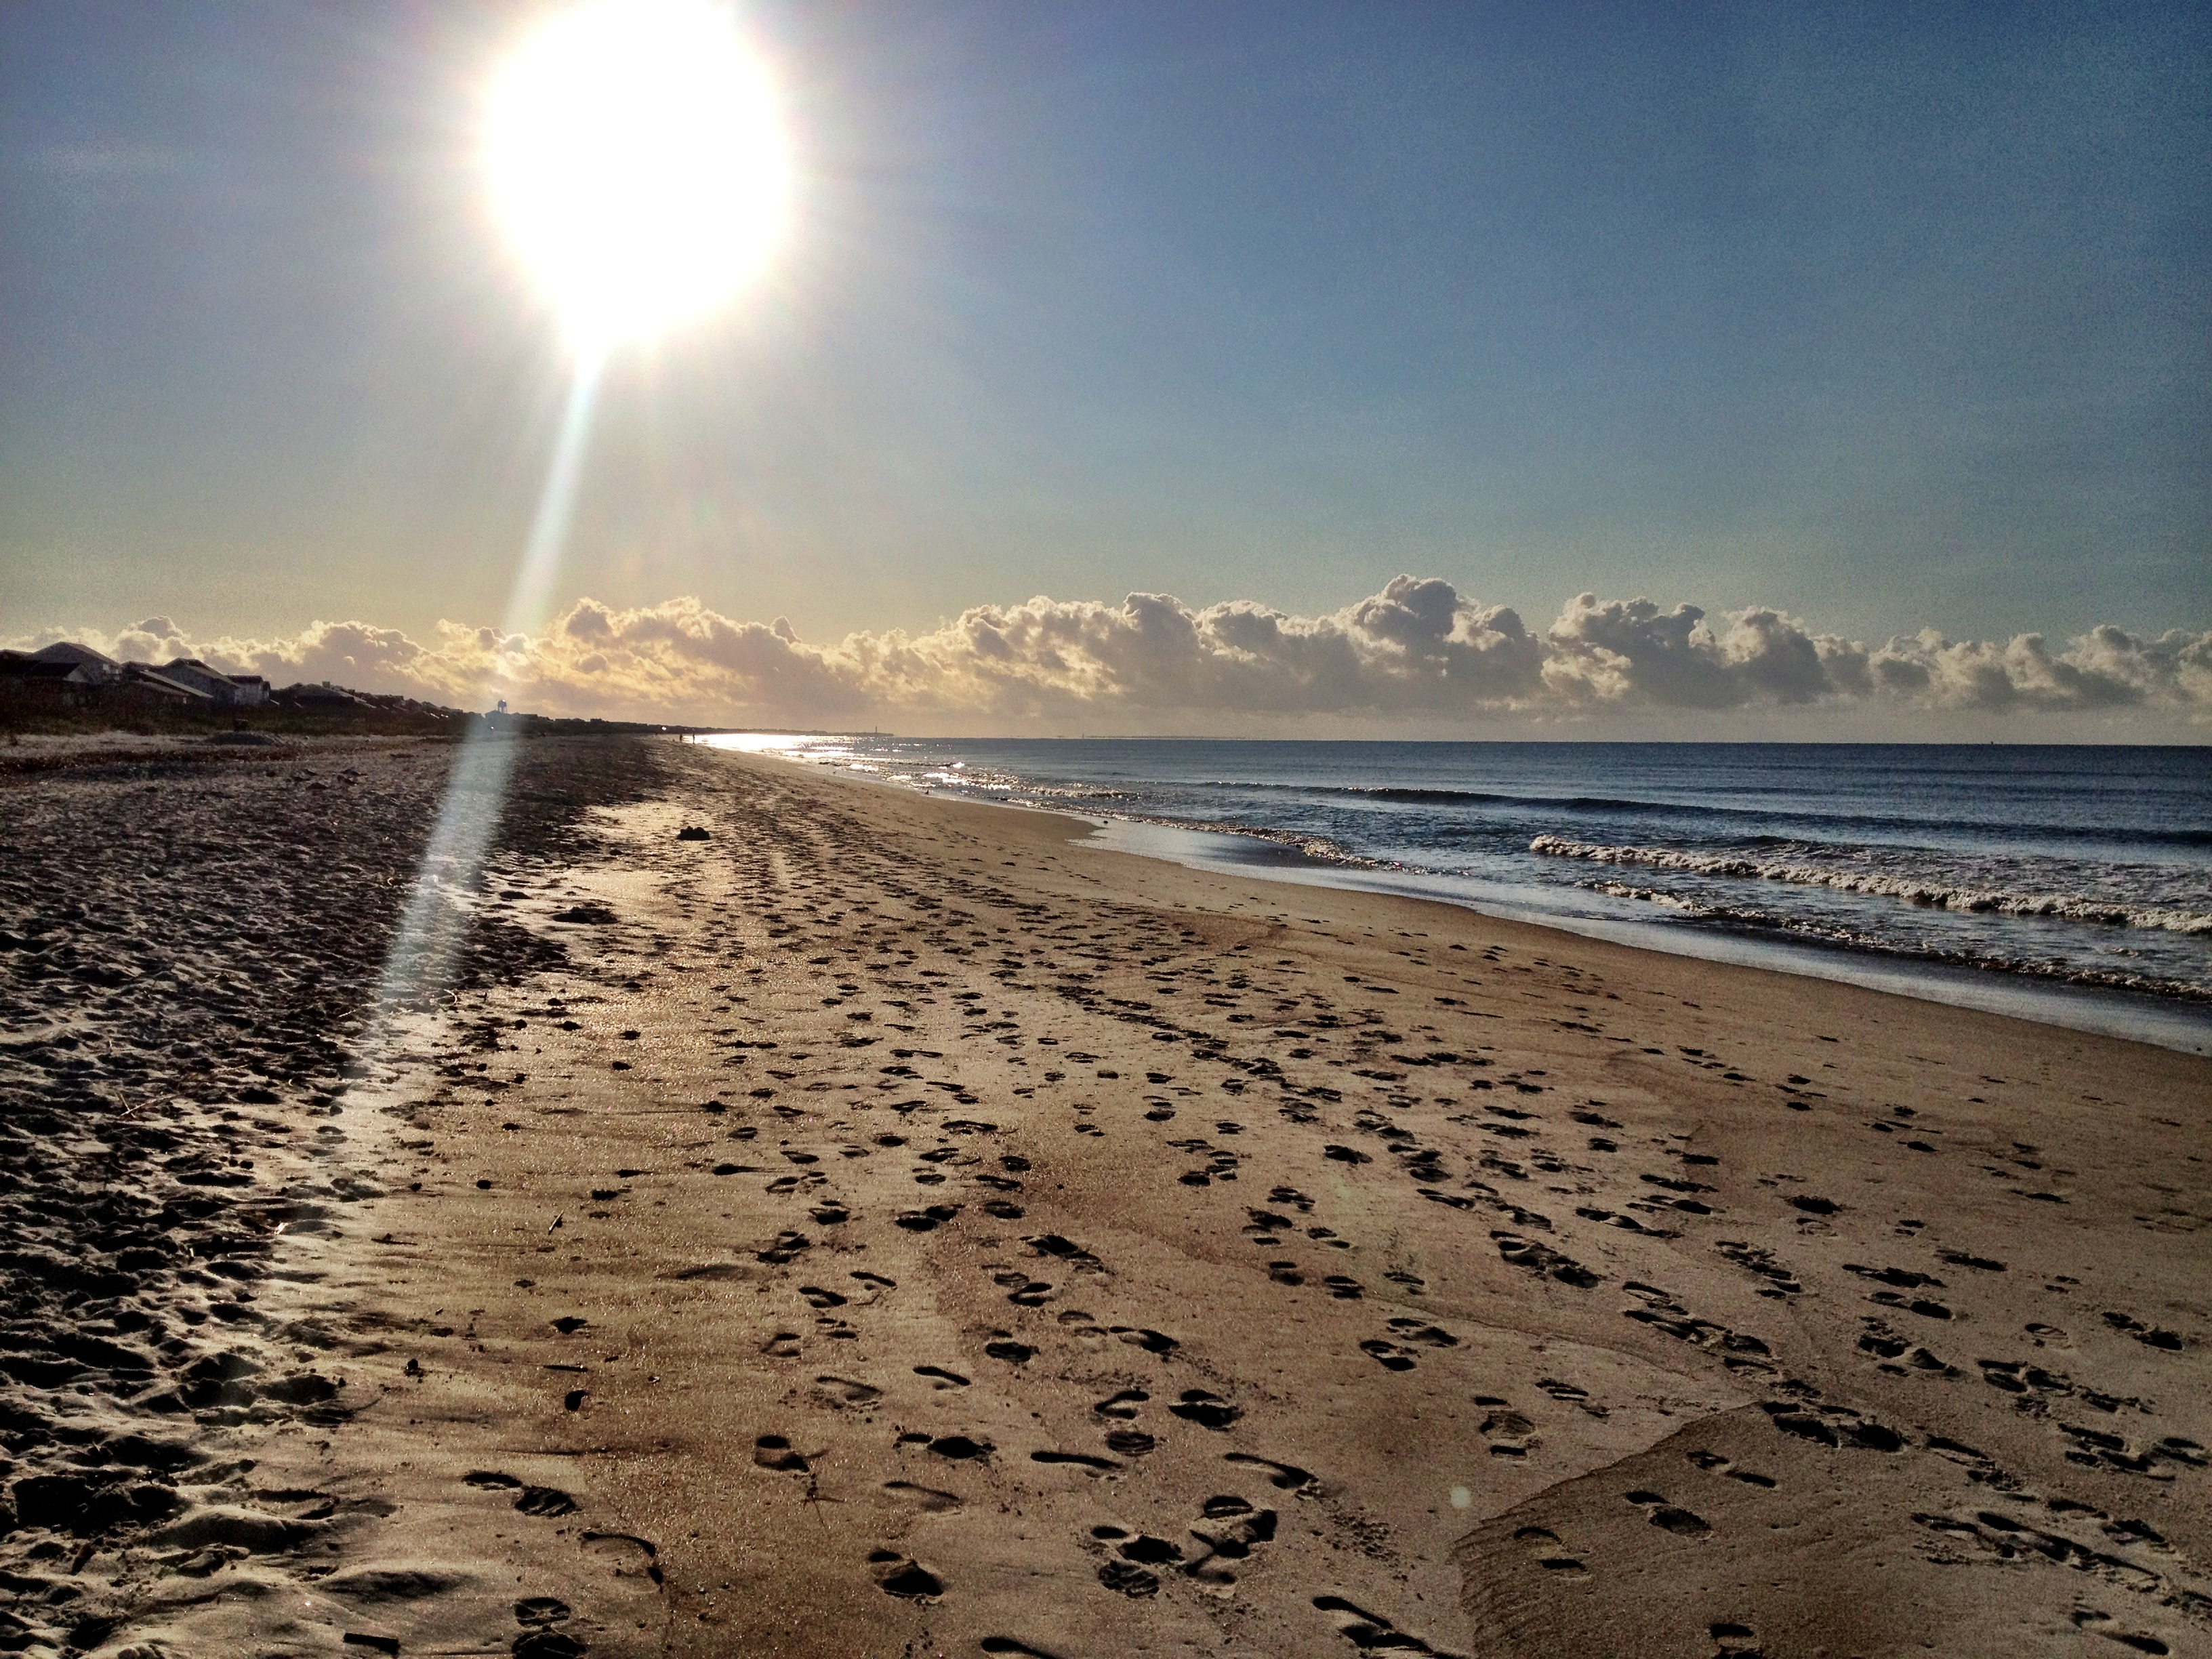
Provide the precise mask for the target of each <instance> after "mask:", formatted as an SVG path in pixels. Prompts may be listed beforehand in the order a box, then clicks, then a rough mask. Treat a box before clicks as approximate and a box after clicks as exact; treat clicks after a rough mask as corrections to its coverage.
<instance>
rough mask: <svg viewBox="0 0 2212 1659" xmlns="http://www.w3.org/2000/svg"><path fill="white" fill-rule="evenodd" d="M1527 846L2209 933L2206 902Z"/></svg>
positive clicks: (1991, 911)
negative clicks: (2189, 905) (2188, 905)
mask: <svg viewBox="0 0 2212 1659" xmlns="http://www.w3.org/2000/svg"><path fill="white" fill-rule="evenodd" d="M1528 850H1529V851H1530V852H1532V853H1541V854H1545V855H1547V857H1551V858H1561V859H1582V860H1586V861H1587V862H1589V863H1591V864H1611V865H1619V866H1638V867H1641V868H1644V869H1651V870H1682V871H1687V872H1691V873H1693V874H1697V875H1705V876H1733V877H1737V878H1742V879H1747V880H1756V881H1780V882H1790V883H1792V884H1796V885H1797V886H1801V887H1826V888H1831V889H1833V890H1836V891H1838V892H1844V893H1865V894H1870V895H1875V896H1881V897H1887V898H1893V899H1899V900H1901V901H1903V902H1905V903H1907V904H1918V905H1925V906H1928V907H1929V908H1934V909H1941V910H1970V911H1976V912H1979V913H1982V914H1984V915H2007V916H2046V917H2056V918H2058V919H2061V920H2063V921H2091V922H2102V923H2105V924H2106V925H2108V926H2111V927H2153V928H2158V929H2160V930H2162V931H2164V932H2166V933H2212V915H2208V914H2206V913H2205V912H2203V911H2201V910H2177V909H2166V908H2157V907H2152V906H2139V905H2129V904H2116V903H2113V902H2112V901H2110V900H2108V899H2096V898H2087V897H2084V896H2080V895H2078V894H2067V893H2021V892H2014V891H2010V890H2006V889H2003V888H1980V887H1960V886H1954V885H1952V884H1948V883H1946V882H1941V881H1930V880H1925V879H1921V878H1914V877H1910V876H1894V875H1883V874H1881V873H1878V872H1872V871H1860V870H1837V869H1831V868H1828V867H1826V866H1822V865H1818V864H1784V863H1770V862H1766V861H1764V860H1759V859H1751V858H1745V857H1743V856H1742V855H1741V854H1734V853H1681V852H1674V851H1670V850H1668V849H1667V848H1657V847H1607V846H1605V845H1602V844H1601V843H1599V842H1586V841H1570V840H1568V839H1566V838H1565V836H1537V837H1536V838H1535V840H1534V841H1532V842H1529V843H1528Z"/></svg>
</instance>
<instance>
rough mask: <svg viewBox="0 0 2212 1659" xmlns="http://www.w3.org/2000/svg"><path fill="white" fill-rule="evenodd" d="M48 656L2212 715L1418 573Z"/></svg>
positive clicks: (712, 710) (671, 698)
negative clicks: (802, 624)
mask: <svg viewBox="0 0 2212 1659" xmlns="http://www.w3.org/2000/svg"><path fill="white" fill-rule="evenodd" d="M60 637H70V638H75V639H79V640H82V641H84V642H85V643H87V644H91V645H95V646H98V647H100V648H102V649H104V650H106V651H108V652H110V653H112V654H114V655H117V656H119V657H125V658H128V659H136V660H140V661H166V660H167V659H169V658H171V657H174V656H180V655H183V656H199V657H202V658H204V659H206V660H207V661H209V662H210V663H213V664H215V665H217V666H220V667H225V668H229V669H232V670H234V671H241V672H252V673H258V674H263V675H266V676H267V677H268V678H270V680H272V681H275V682H276V683H277V684H288V683H290V682H292V681H296V680H325V679H327V680H331V681H334V682H336V683H337V684H343V685H350V686H355V687H357V688H359V689H362V690H376V691H398V692H404V693H406V694H408V695H410V696H420V697H424V698H427V699H430V700H433V701H438V702H453V703H459V704H463V705H471V706H473V705H480V704H481V703H483V702H485V701H487V700H488V699H489V698H490V697H493V696H505V697H507V698H508V699H509V700H510V701H512V702H516V703H517V704H518V705H519V706H527V707H531V708H543V709H545V710H547V711H549V712H561V713H574V714H605V715H611V716H628V717H632V718H641V719H659V720H680V721H686V722H696V723H702V724H704V723H757V724H762V725H781V726H825V725H827V726H834V725H837V724H841V723H845V722H854V721H859V720H864V719H865V720H871V721H882V722H884V723H887V724H888V723H892V722H894V721H897V720H908V721H910V722H919V723H921V724H925V725H928V726H932V727H933V728H935V729H943V730H951V729H966V730H971V731H980V730H987V729H994V728H999V729H1003V728H1006V727H1009V726H1015V727H1018V726H1026V725H1028V724H1030V723H1031V722H1036V721H1067V720H1078V719H1080V720H1083V721H1085V722H1087V723H1089V724H1091V725H1092V726H1097V725H1101V724H1106V723H1109V721H1115V720H1118V721H1123V722H1126V723H1127V724H1129V725H1132V726H1149V727H1151V728H1152V729H1160V728H1162V727H1163V726H1173V727H1176V728H1178V729H1184V730H1192V729H1223V730H1237V729H1252V728H1253V727H1255V726H1265V727H1267V729H1289V728H1295V727H1296V726H1298V725H1299V724H1300V723H1301V722H1305V723H1307V724H1327V723H1328V722H1331V721H1334V722H1339V723H1341V722H1345V721H1352V722H1356V723H1359V724H1362V725H1364V726H1367V727H1369V728H1370V729H1385V728H1389V727H1395V726H1405V727H1409V728H1417V729H1421V730H1424V731H1427V730H1433V729H1435V728H1437V726H1440V725H1443V724H1445V723H1448V722H1450V721H1454V720H1467V719H1469V718H1474V717H1519V718H1521V719H1522V720H1544V721H1547V722H1549V721H1579V720H1586V719H1589V718H1591V717H1595V716H1601V715H1603V714H1607V713H1608V712H1613V711H1623V712H1625V711H1630V710H1659V711H1686V712H1687V713H1689V714H1696V713H1697V712H1699V711H1708V712H1710V711H1720V710H1729V709H1736V710H1742V709H1752V708H1769V709H1788V708H1832V709H1859V710H1886V711H1892V712H1897V713H1905V712H1909V711H1915V710H1924V711H1936V712H1945V711H1948V712H1953V713H1959V712H1967V713H1974V714H2032V713H2037V712H2044V713H2050V712H2060V713H2073V714H2104V715H2107V716H2113V715H2117V716H2132V717H2136V718H2142V717H2144V716H2147V715H2149V716H2157V717H2160V718H2162V719H2164V720H2169V721H2171V720H2181V721H2185V722H2187V723H2191V724H2203V723H2206V722H2207V721H2208V720H2212V633H2203V634H2190V633H2185V632H2183V631H2180V630H2174V631H2172V632H2168V633H2166V634H2163V635H2159V636H2157V637H2155V638H2150V637H2145V636H2139V635H2132V634H2129V633H2127V632H2125V631H2124V630H2123V629H2118V628H2113V627H2109V626H2104V627H2098V628H2094V629H2091V630H2089V632H2087V634H2084V635H2081V636H2080V637H2079V638H2077V639H2075V640H2072V641H2069V642H2068V644H2067V645H2066V647H2064V648H2063V649H2062V650H2053V649H2052V648H2051V646H2050V644H2049V643H2048V641H2045V638H2044V637H2043V636H2042V635H2037V634H2023V635H2019V636H2017V637H2015V638H2014V639H2011V640H2009V641H1973V640H1969V641H1950V640H1947V639H1945V638H1944V637H1942V635H1939V634H1937V633H1936V632H1934V631H1932V630H1929V631H1923V632H1921V633H1918V634H1916V635H1910V636H1905V637H1899V638H1895V639H1892V640H1890V641H1888V642H1887V644H1884V645H1881V646H1880V647H1868V646H1866V645H1863V644H1861V643H1858V642H1857V641H1850V640H1847V639H1844V638H1841V637H1839V636H1838V635H1833V634H1824V633H1816V632H1814V631H1813V630H1812V629H1810V628H1809V627H1808V625H1807V624H1806V623H1803V622H1801V621H1800V620H1798V619H1797V618H1796V617H1790V616H1788V615H1786V614H1784V613H1783V612H1780V611H1775V610H1772V609H1770V608H1768V607H1765V606H1761V605H1753V606H1749V607H1747V608H1746V609H1743V610H1741V611H1728V612H1723V613H1721V614H1720V615H1718V616H1717V617H1714V616H1711V615H1709V614H1708V613H1707V612H1706V611H1703V610H1700V609H1699V607H1697V606H1695V605H1678V606H1677V607H1676V608H1675V609H1674V610H1673V611H1662V609H1661V608H1660V607H1659V606H1658V605H1655V604H1653V603H1652V602H1651V601H1650V600H1649V599H1626V600H1620V599H1613V600H1601V599H1598V598H1597V597H1596V596H1595V595H1594V594H1590V593H1583V594H1579V595H1577V596H1576V597H1575V598H1574V599H1571V600H1570V601H1569V602H1568V603H1567V605H1565V608H1564V609H1563V610H1562V611H1560V613H1559V617H1558V619H1557V620H1556V621H1554V622H1553V623H1552V625H1551V626H1550V627H1549V628H1548V629H1545V630H1543V631H1542V632H1541V633H1534V632H1531V631H1530V630H1529V629H1528V627H1527V626H1526V625H1525V624H1524V623H1522V619H1521V618H1520V617H1519V616H1517V615H1516V613H1515V612H1513V611H1510V610H1508V609H1506V608H1504V607H1503V606H1485V605H1480V604H1478V603H1477V602H1476V601H1474V600H1473V599H1469V598H1468V597H1467V596H1465V595H1463V594H1462V593H1461V592H1458V590H1457V589H1455V587H1454V586H1452V585H1451V584H1450V583H1449V582H1445V581H1440V580H1434V579H1429V580H1417V579H1415V578H1413V577H1411V576H1400V577H1397V578H1395V579H1394V580H1392V581H1391V582H1389V584H1388V585H1387V586H1385V587H1384V588H1383V591H1382V592H1379V593H1376V594H1374V595H1372V596H1370V597H1369V598H1367V599H1362V600H1360V601H1358V603H1357V604H1354V605H1347V606H1346V607H1345V608H1344V609H1343V610H1341V611H1334V612H1333V613H1331V614H1329V615H1327V616H1322V617H1293V616H1289V615H1286V614H1285V613H1284V612H1282V611H1275V610H1273V609H1270V608H1269V607H1267V606H1266V605H1261V604H1259V603H1257V602H1255V601H1251V600H1236V601H1231V602H1229V603H1225V604H1221V605H1208V606H1206V607H1204V608H1202V609H1194V608H1192V607H1191V606H1189V605H1185V604H1184V603H1183V602H1182V600H1180V599H1175V598H1173V597H1171V596H1170V595H1167V594H1162V593H1133V594H1131V595H1130V596H1129V597H1128V598H1127V599H1125V600H1123V601H1122V602H1121V604H1119V605H1111V604H1107V603H1104V602H1102V601H1097V600H1083V599H1048V598H1045V597H1042V596H1040V597H1038V598H1036V599H1030V600H1027V601H1025V602H1024V603H1022V604H1019V605H978V606H976V607H975V608H974V609H972V610H969V611H964V612H963V613H962V614H961V615H960V616H959V617H956V618H955V619H953V620H952V621H951V622H949V623H944V624H943V625H941V626H939V627H938V628H936V629H933V630H931V631H929V632H927V633H921V634H914V635H909V634H908V633H906V632H904V631H903V630H900V629H891V630H889V631H887V632H882V633H855V634H849V635H846V636H845V637H844V638H843V639H842V640H839V641H835V642H823V643H811V642H809V641H805V640H802V639H801V638H799V635H798V632H797V630H796V629H793V627H792V625H791V623H789V622H788V621H787V619H785V618H783V617H776V618H775V619H774V620H773V621H771V622H769V623H759V622H744V621H739V620H738V619H736V618H733V617H725V616H723V615H721V614H720V613H719V612H717V611H713V610H711V609H710V608H708V606H707V605H705V604H704V603H703V602H702V601H701V600H699V599H670V600H667V601H665V602H664V603H662V604H659V605H650V606H645V607H641V608H635V609H620V608H617V607H615V606H612V605H605V604H603V603H602V602H600V601H599V600H597V599H579V600H578V601H577V602H576V603H575V604H574V605H571V606H570V607H569V609H568V611H566V612H564V613H563V614H562V615H561V616H560V617H556V619H555V620H554V621H553V623H551V624H550V626H549V627H548V628H547V629H545V630H544V632H543V633H542V634H539V635H534V636H532V635H519V634H518V635H501V633H500V632H499V631H498V630H496V629H489V628H482V627H472V626H469V625H466V624H463V623H453V622H447V623H440V624H439V625H438V628H437V629H436V632H435V638H434V639H432V640H431V641H428V642H423V641H416V640H414V639H410V637H408V636H407V635H404V634H403V633H401V632H399V631H398V629H389V628H380V627H376V626H374V625H372V624H370V623H362V622H345V623H322V622H319V623H314V624H313V626H311V627H309V628H307V629H303V630H302V631H301V633H299V634H298V635H294V636H292V637H291V638H289V639H276V640H250V639H234V638H229V637H222V638H216V639H203V640H194V639H191V638H190V637H188V636H187V635H186V634H185V632H184V630H182V629H179V628H178V627H177V626H176V625H175V624H174V623H173V622H172V621H171V620H170V619H169V618H167V617H149V618H147V619H146V620H144V621H143V622H139V623H134V624H132V625H131V626H130V627H128V628H125V629H121V630H118V632H116V633H115V634H112V635H100V634H98V633H94V632H88V631H85V630H76V631H74V632H68V631H64V630H53V631H50V632H48V633H46V634H43V635H39V636H37V638H36V639H34V640H32V641H24V643H27V644H39V643H44V642H45V641H47V640H50V639H54V638H60Z"/></svg>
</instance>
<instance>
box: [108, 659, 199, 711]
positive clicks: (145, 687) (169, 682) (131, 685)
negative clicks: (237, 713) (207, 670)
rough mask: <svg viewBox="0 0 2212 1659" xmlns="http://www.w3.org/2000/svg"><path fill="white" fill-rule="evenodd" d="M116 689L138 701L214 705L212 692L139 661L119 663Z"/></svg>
mask: <svg viewBox="0 0 2212 1659" xmlns="http://www.w3.org/2000/svg"><path fill="white" fill-rule="evenodd" d="M116 689H117V690H118V691H120V692H122V693H123V694H124V695H125V696H130V697H135V698H137V699H138V700H140V701H141V702H158V703H166V704H167V705H169V706H170V707H171V708H214V707H216V699H215V694H214V693H213V692H211V691H207V690H203V689H202V688H200V687H199V686H197V685H194V684H191V682H189V681H187V680H184V679H180V678H178V677H177V676H175V675H173V674H171V673H169V672H168V671H166V670H163V669H156V668H149V667H147V666H146V665H145V664H144V663H142V662H133V663H125V665H123V678H122V680H121V681H120V682H119V683H118V685H117V688H116Z"/></svg>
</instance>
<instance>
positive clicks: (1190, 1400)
mask: <svg viewBox="0 0 2212 1659" xmlns="http://www.w3.org/2000/svg"><path fill="white" fill-rule="evenodd" d="M1168 1410H1169V1411H1170V1412H1172V1413H1174V1414H1175V1415H1176V1416H1177V1417H1180V1418H1182V1419H1183V1420H1184V1421H1185V1422H1187V1423H1195V1424H1197V1425H1198V1426H1199V1427H1200V1428H1201V1429H1214V1430H1225V1429H1227V1428H1228V1427H1229V1425H1231V1424H1232V1423H1234V1422H1235V1421H1236V1420H1237V1419H1238V1418H1240V1417H1242V1416H1243V1415H1244V1409H1243V1407H1241V1406H1232V1405H1231V1404H1230V1403H1229V1402H1228V1401H1225V1400H1224V1399H1223V1398H1222V1397H1221V1396H1220V1395H1218V1394H1213V1393H1211V1392H1209V1391H1208V1390H1206V1389H1184V1390H1183V1391H1182V1400H1181V1401H1178V1402H1177V1403H1176V1404H1175V1405H1172V1406H1170V1407H1168Z"/></svg>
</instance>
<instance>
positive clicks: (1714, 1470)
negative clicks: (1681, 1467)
mask: <svg viewBox="0 0 2212 1659" xmlns="http://www.w3.org/2000/svg"><path fill="white" fill-rule="evenodd" d="M1683 1455H1686V1458H1687V1460H1690V1462H1692V1464H1694V1467H1699V1468H1704V1471H1705V1474H1712V1475H1728V1478H1729V1480H1741V1482H1743V1484H1745V1486H1759V1489H1760V1491H1774V1475H1754V1474H1752V1471H1750V1468H1736V1467H1735V1464H1732V1462H1729V1460H1728V1458H1723V1455H1721V1453H1719V1451H1690V1453H1683Z"/></svg>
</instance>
